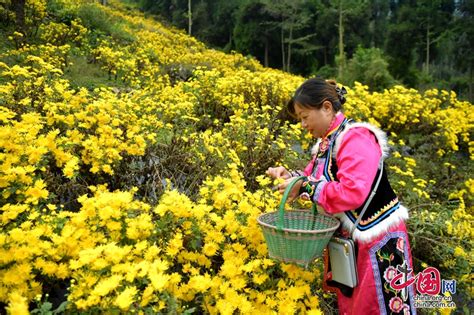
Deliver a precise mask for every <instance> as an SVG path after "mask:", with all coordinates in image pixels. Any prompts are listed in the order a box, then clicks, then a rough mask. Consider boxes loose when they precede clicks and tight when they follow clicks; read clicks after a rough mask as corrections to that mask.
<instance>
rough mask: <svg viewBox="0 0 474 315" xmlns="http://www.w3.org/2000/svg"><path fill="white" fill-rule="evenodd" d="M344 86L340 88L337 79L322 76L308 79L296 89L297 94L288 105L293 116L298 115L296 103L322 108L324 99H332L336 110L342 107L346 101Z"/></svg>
mask: <svg viewBox="0 0 474 315" xmlns="http://www.w3.org/2000/svg"><path fill="white" fill-rule="evenodd" d="M346 93H347V92H346V89H345V88H344V87H341V88H339V87H338V86H337V83H336V81H334V80H324V79H322V78H312V79H308V80H306V81H305V82H304V83H303V84H301V85H300V87H299V88H298V89H297V90H296V91H295V95H294V96H293V97H292V98H291V99H290V101H289V102H288V105H287V109H288V112H289V113H290V115H291V116H293V117H296V113H295V104H299V105H301V106H304V107H309V108H315V109H320V108H321V107H322V106H323V102H324V101H326V100H327V101H330V102H331V104H332V108H333V109H334V111H335V112H338V111H340V110H341V109H342V104H344V103H345V102H346V98H345V97H344V95H345V94H346Z"/></svg>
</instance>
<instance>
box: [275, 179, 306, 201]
mask: <svg viewBox="0 0 474 315" xmlns="http://www.w3.org/2000/svg"><path fill="white" fill-rule="evenodd" d="M294 179H295V177H291V178H288V179H286V180H285V181H284V182H283V183H281V184H279V185H278V191H279V192H280V193H281V194H283V193H284V192H285V189H286V187H287V186H288V185H289V184H291V182H292V181H293V180H294ZM302 183H303V181H301V180H299V181H298V182H297V183H296V184H295V185H294V186H293V188H291V191H290V193H289V194H288V199H287V201H288V202H291V201H293V200H295V199H296V198H297V197H298V196H299V191H300V187H301V184H302Z"/></svg>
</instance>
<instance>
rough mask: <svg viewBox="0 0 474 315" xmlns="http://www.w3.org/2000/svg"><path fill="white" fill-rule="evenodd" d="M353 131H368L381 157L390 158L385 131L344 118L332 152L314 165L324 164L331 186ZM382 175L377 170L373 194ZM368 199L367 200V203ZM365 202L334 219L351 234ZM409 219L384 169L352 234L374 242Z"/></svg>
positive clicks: (332, 137)
mask: <svg viewBox="0 0 474 315" xmlns="http://www.w3.org/2000/svg"><path fill="white" fill-rule="evenodd" d="M354 127H363V128H367V129H369V130H370V131H371V132H372V133H373V134H374V135H375V137H376V139H377V141H378V143H379V145H380V146H381V150H382V156H383V157H385V156H386V155H387V154H388V146H387V143H386V136H385V133H384V132H383V131H381V130H380V129H378V128H377V127H375V126H372V125H370V124H367V123H354V122H353V121H352V120H349V119H347V118H345V119H344V121H343V122H342V123H341V125H340V126H339V128H338V130H337V131H336V132H335V133H334V134H333V135H331V139H330V140H329V148H328V149H327V150H326V151H325V152H321V154H319V155H318V156H317V160H318V162H317V163H315V165H316V164H319V163H324V168H323V176H324V177H325V179H326V180H327V181H328V182H329V181H337V180H338V179H337V171H338V167H337V163H336V155H337V151H338V147H339V145H340V143H341V141H342V138H343V136H344V134H345V133H346V132H347V131H348V130H349V129H351V128H354ZM379 172H380V169H379V170H377V174H376V175H375V178H374V182H373V183H372V187H371V189H370V191H372V190H373V188H374V186H375V182H376V179H377V178H378V176H379ZM369 195H370V193H369ZM367 199H368V196H367V198H366V200H367ZM366 200H364V203H363V204H362V205H361V206H360V207H359V208H357V209H354V210H350V211H345V212H343V213H338V214H336V215H335V216H337V217H338V218H339V219H340V220H341V222H342V226H343V227H344V228H345V229H346V230H350V229H351V228H352V227H353V226H354V223H355V221H356V220H357V218H358V217H359V215H360V212H361V210H362V209H363V207H364V205H365V202H366ZM407 218H408V210H407V209H406V208H405V207H403V206H402V205H401V204H400V202H399V201H398V198H397V196H396V194H395V192H394V191H393V189H392V187H391V186H390V183H389V181H388V177H387V173H386V172H385V165H384V168H383V171H382V178H381V180H380V183H379V186H378V188H377V190H376V193H375V196H374V197H373V199H372V201H371V202H370V204H369V206H368V208H367V210H366V212H365V213H364V216H363V217H362V219H361V220H360V222H359V224H358V225H357V228H356V229H355V231H354V234H353V238H354V239H358V240H361V241H369V240H371V239H372V238H374V237H377V236H378V235H380V234H381V233H383V232H385V231H387V230H388V229H389V228H390V227H391V226H392V225H395V224H397V223H399V222H400V221H403V220H405V219H407Z"/></svg>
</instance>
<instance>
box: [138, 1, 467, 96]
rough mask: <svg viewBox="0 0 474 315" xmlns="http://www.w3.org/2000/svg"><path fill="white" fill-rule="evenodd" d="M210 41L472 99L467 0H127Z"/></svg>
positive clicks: (268, 61) (269, 59)
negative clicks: (450, 92)
mask: <svg viewBox="0 0 474 315" xmlns="http://www.w3.org/2000/svg"><path fill="white" fill-rule="evenodd" d="M132 2H135V3H139V5H140V7H141V8H142V10H144V11H145V12H149V13H153V14H156V15H158V16H160V17H161V19H162V21H167V22H170V23H172V24H173V25H174V26H176V27H179V28H181V29H184V30H186V31H187V33H188V34H191V35H193V36H195V37H196V38H198V39H199V40H202V41H203V42H205V43H206V44H208V45H209V46H211V47H215V48H218V49H222V50H223V51H226V52H230V51H232V50H236V51H238V52H240V53H243V54H244V55H245V54H249V55H252V56H254V57H256V58H257V59H258V60H259V61H260V62H261V63H262V64H263V65H264V66H269V67H273V68H276V69H282V70H284V71H288V72H291V73H295V74H299V75H303V76H305V77H309V76H312V75H316V74H317V75H320V76H322V77H332V78H337V79H338V80H339V81H340V82H341V83H344V84H348V85H352V84H353V83H354V82H355V81H358V82H361V83H364V84H367V85H368V86H370V88H371V89H372V90H383V89H384V88H387V87H390V86H393V85H395V84H404V85H405V86H408V87H413V88H416V89H418V90H426V89H427V88H433V87H435V88H440V89H445V90H454V91H456V93H457V94H458V95H459V97H460V98H462V99H467V100H469V101H471V102H472V101H473V97H474V95H473V84H474V82H473V79H474V78H473V65H474V54H473V53H472V52H473V51H474V40H473V38H474V19H473V14H474V3H473V1H468V0H421V1H413V0H275V1H273V0H272V1H271V0H257V1H248V0H234V1H226V0H212V1H205V0H158V1H155V0H132Z"/></svg>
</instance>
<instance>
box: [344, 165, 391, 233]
mask: <svg viewBox="0 0 474 315" xmlns="http://www.w3.org/2000/svg"><path fill="white" fill-rule="evenodd" d="M378 169H379V177H378V178H377V182H376V183H375V186H374V189H372V192H371V193H370V196H369V198H367V201H366V202H365V205H364V208H363V209H362V211H361V212H360V215H359V217H358V218H357V220H356V222H355V223H354V226H353V227H352V228H351V231H350V233H349V235H350V236H351V238H352V234H353V233H354V230H355V228H356V227H357V225H359V222H360V220H361V219H362V216H363V215H364V213H365V211H366V210H367V208H368V207H369V204H370V202H371V201H372V199H373V198H374V196H375V193H376V191H377V188H378V187H379V184H380V180H381V179H382V173H383V157H381V158H380V162H379V167H378Z"/></svg>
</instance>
